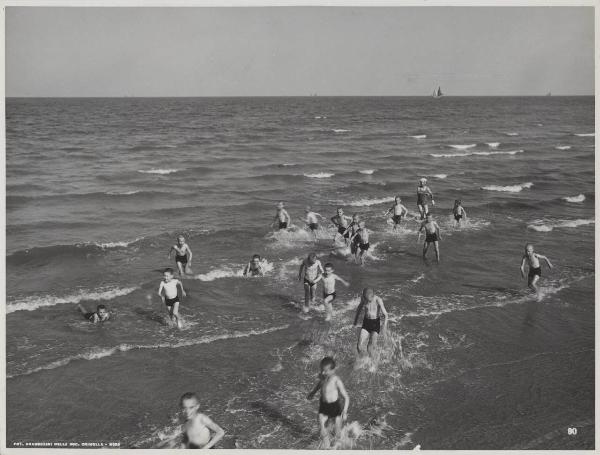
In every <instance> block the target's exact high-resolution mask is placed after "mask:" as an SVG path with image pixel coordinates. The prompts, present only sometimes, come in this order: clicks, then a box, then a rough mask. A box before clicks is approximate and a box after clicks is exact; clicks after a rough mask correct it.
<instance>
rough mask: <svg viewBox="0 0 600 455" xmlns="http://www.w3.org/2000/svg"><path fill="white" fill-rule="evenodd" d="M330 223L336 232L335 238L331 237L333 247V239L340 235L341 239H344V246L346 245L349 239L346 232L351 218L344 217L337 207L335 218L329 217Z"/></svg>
mask: <svg viewBox="0 0 600 455" xmlns="http://www.w3.org/2000/svg"><path fill="white" fill-rule="evenodd" d="M331 222H332V223H333V224H334V226H335V227H336V228H337V232H336V233H335V236H334V237H333V243H334V245H335V239H336V238H337V236H338V235H340V236H341V237H342V239H344V242H345V243H346V245H348V240H349V239H350V233H349V232H348V226H349V225H350V223H351V222H352V218H350V217H349V216H346V215H344V210H343V209H342V208H341V207H338V208H337V214H336V215H335V216H333V217H331Z"/></svg>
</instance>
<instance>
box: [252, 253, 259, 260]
mask: <svg viewBox="0 0 600 455" xmlns="http://www.w3.org/2000/svg"><path fill="white" fill-rule="evenodd" d="M252 259H259V260H260V254H255V255H254V256H252Z"/></svg>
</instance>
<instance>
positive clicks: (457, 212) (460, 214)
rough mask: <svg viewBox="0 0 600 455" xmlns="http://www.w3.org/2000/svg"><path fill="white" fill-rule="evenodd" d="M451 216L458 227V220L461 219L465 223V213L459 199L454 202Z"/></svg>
mask: <svg viewBox="0 0 600 455" xmlns="http://www.w3.org/2000/svg"><path fill="white" fill-rule="evenodd" d="M452 214H453V215H454V220H455V221H456V225H457V226H460V220H462V219H463V218H464V219H465V221H467V212H466V211H465V209H464V207H463V206H462V201H461V200H460V199H456V200H455V201H454V208H453V209H452Z"/></svg>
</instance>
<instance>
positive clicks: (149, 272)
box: [5, 96, 595, 449]
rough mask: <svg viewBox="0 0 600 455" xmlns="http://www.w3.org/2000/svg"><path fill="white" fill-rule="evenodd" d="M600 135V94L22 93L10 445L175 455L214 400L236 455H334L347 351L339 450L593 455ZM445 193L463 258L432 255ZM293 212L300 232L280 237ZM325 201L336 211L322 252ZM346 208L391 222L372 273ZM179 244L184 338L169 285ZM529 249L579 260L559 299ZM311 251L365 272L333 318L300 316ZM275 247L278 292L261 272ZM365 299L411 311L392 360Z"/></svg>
mask: <svg viewBox="0 0 600 455" xmlns="http://www.w3.org/2000/svg"><path fill="white" fill-rule="evenodd" d="M594 139H595V138H594V98H593V97H558V96H551V97H443V98H438V99H433V98H430V97H321V96H312V97H297V98H295V97H282V98H270V97H263V98H252V97H248V98H244V97H239V98H104V99H103V98H62V99H58V98H9V99H7V100H6V293H7V296H6V306H5V311H6V344H7V346H6V349H7V352H6V360H7V367H6V373H7V384H6V385H7V389H6V398H7V408H6V411H7V421H6V431H7V443H8V446H9V447H10V446H12V447H15V446H17V447H18V446H19V444H21V445H20V447H22V446H23V445H22V444H26V443H35V442H38V441H44V442H49V443H67V444H68V443H71V444H73V445H74V446H76V445H77V444H82V443H92V442H93V443H98V444H117V445H118V446H119V447H121V448H152V447H164V446H169V444H171V443H170V442H169V441H170V440H171V439H172V438H173V437H175V436H176V435H177V434H178V432H179V421H178V411H179V397H180V396H181V395H182V394H183V393H185V392H195V393H196V394H197V395H198V397H199V399H200V410H201V411H202V412H203V413H205V414H207V415H208V416H210V417H211V419H213V420H214V421H215V422H216V423H217V424H219V425H220V426H222V427H223V428H224V430H225V432H226V435H225V437H224V439H223V440H222V441H221V442H220V443H219V444H218V445H217V447H218V448H254V449H317V448H320V447H321V442H320V438H319V432H318V424H317V409H318V398H315V399H313V400H312V401H311V400H308V399H307V394H308V392H309V391H310V390H311V389H312V387H313V386H314V385H315V384H316V382H317V381H318V375H319V362H320V361H321V359H322V358H323V357H325V356H332V357H334V359H335V361H336V363H337V369H336V371H337V374H338V375H339V377H340V379H341V380H342V381H343V383H344V384H345V387H346V389H347V391H348V394H349V397H350V405H349V413H348V419H347V421H346V424H345V425H344V428H343V431H342V435H341V439H340V441H339V446H338V447H339V448H343V449H413V448H415V447H417V446H419V447H420V448H421V449H593V448H594V427H595V421H594V398H595V397H594V366H595V365H594V359H595V352H594V329H595V327H594V279H595V263H594V246H595V245H594V230H595V212H594V204H595V199H594V184H595V175H594V146H595V142H594ZM421 177H426V178H427V179H428V186H429V187H430V188H431V190H432V192H433V194H434V200H435V205H434V206H433V207H431V209H432V213H433V215H434V219H435V220H436V221H437V222H438V224H439V226H440V228H441V234H442V240H441V241H440V253H441V261H440V263H439V264H437V263H436V262H435V260H434V256H433V251H429V253H428V254H429V256H428V258H427V260H425V261H424V260H423V259H422V242H423V239H422V238H421V240H420V241H418V240H417V237H418V236H417V231H418V228H419V220H418V211H417V207H416V188H417V184H418V180H419V179H420V178H421ZM396 195H399V196H400V197H401V198H402V202H403V204H404V205H406V207H407V208H408V210H409V216H408V219H407V220H405V221H404V222H403V224H402V225H401V226H400V228H399V229H397V230H394V229H393V225H392V224H391V221H390V220H389V219H388V218H387V217H386V216H385V215H384V213H385V212H386V211H387V209H389V208H390V206H391V203H392V201H393V198H394V196H396ZM455 199H461V200H462V202H463V206H464V208H465V210H466V212H467V216H468V219H467V221H466V222H465V223H463V225H462V226H461V227H456V226H455V225H454V219H453V217H452V207H453V204H454V200H455ZM279 201H283V202H284V203H285V205H286V208H287V210H288V212H289V213H290V215H291V217H292V222H293V224H294V227H293V228H292V229H291V230H290V231H282V232H274V230H273V228H272V227H271V223H272V221H273V218H274V216H275V207H276V204H277V203H278V202H279ZM306 206H310V207H312V209H313V210H314V211H316V212H318V213H319V214H321V215H323V216H324V217H325V218H326V220H327V221H323V222H322V223H321V228H320V230H319V232H318V238H317V241H316V242H315V241H314V240H313V238H312V237H311V235H309V233H308V232H307V231H306V229H305V225H304V222H303V220H302V218H303V217H304V210H305V208H306ZM337 207H341V208H343V209H344V211H345V213H346V214H348V215H352V214H354V213H356V214H358V215H359V216H360V217H361V219H363V220H365V222H366V226H367V228H368V229H369V230H370V231H371V235H370V243H371V250H370V251H369V253H368V255H367V256H366V260H365V264H364V266H360V265H357V264H355V262H354V260H353V258H351V257H349V256H347V254H346V253H347V251H345V250H344V247H343V245H342V246H341V247H340V245H339V244H337V245H334V242H333V238H334V234H335V229H334V228H333V226H332V225H331V223H329V221H328V219H329V218H330V217H332V216H333V215H335V210H336V208H337ZM179 234H182V235H184V236H185V237H186V239H187V242H188V244H189V246H190V248H191V249H192V251H193V254H194V256H193V261H192V273H191V274H190V275H189V276H187V277H185V279H184V280H183V285H184V287H185V289H186V291H187V297H185V298H183V299H182V302H181V306H180V312H181V315H182V318H183V321H184V322H183V327H182V328H181V329H178V328H176V327H173V326H172V325H171V324H169V323H168V321H167V320H166V318H165V315H166V309H165V306H164V305H163V304H162V302H161V300H160V298H159V296H158V294H157V291H158V287H159V284H160V282H161V280H162V272H163V270H164V269H165V268H167V267H174V266H175V264H174V262H173V260H172V259H171V260H169V259H168V253H169V249H170V247H171V246H172V245H173V244H175V242H176V238H177V236H178V235H179ZM528 242H530V243H533V244H534V246H535V251H536V252H538V253H540V254H543V255H546V256H547V257H548V258H549V259H550V261H551V262H552V264H553V266H554V268H553V269H552V270H549V268H548V267H546V264H545V263H544V264H543V267H542V268H543V272H542V279H541V282H540V283H541V291H540V294H539V295H538V296H536V295H535V294H533V293H531V292H530V291H529V290H528V289H527V282H526V280H524V279H523V278H521V275H520V270H519V268H520V265H521V259H522V257H523V252H524V248H525V245H526V243H528ZM311 252H315V253H317V255H318V257H319V259H320V260H321V262H322V263H323V264H324V263H327V262H330V263H332V264H333V266H334V268H335V272H336V273H337V274H338V275H339V276H341V277H342V278H344V279H345V280H347V281H349V282H350V286H349V287H347V288H346V287H344V286H343V285H342V284H340V283H338V287H337V299H336V300H335V302H334V314H333V318H332V320H331V321H325V312H324V309H323V305H322V300H321V288H320V287H319V290H318V293H317V296H318V298H317V302H316V304H315V305H314V306H313V307H312V308H311V311H310V312H309V313H308V314H306V315H305V314H303V313H302V311H301V308H302V302H303V288H302V284H301V283H300V282H299V281H298V269H299V266H300V264H301V262H302V260H303V259H304V258H306V256H307V255H308V254H309V253H311ZM253 254H259V255H261V257H263V258H264V260H265V261H266V262H265V264H266V265H265V267H266V270H267V273H266V275H265V276H264V277H256V278H245V277H243V276H242V273H241V270H242V268H243V266H244V265H245V264H246V263H247V262H248V260H249V259H250V258H251V256H252V255H253ZM365 287H372V288H374V289H375V292H376V293H377V295H379V296H380V297H381V298H382V299H383V302H384V304H385V307H386V308H387V311H388V313H389V324H388V330H387V332H386V333H385V335H383V336H381V337H380V340H379V351H378V352H377V353H376V354H375V355H374V357H373V358H372V359H365V358H359V357H358V356H357V352H356V341H357V336H358V331H359V329H358V328H356V327H354V326H353V320H354V315H355V312H356V308H357V306H358V304H359V301H360V294H361V292H362V290H363V288H365ZM78 304H80V305H82V306H83V307H84V308H85V309H86V310H87V311H93V310H94V309H95V307H96V305H98V304H104V305H106V306H107V307H108V309H109V310H110V311H111V313H112V318H111V320H110V321H108V322H105V323H101V324H97V325H94V324H91V323H89V322H87V321H86V320H85V319H84V318H83V317H82V315H81V313H80V311H79V309H78Z"/></svg>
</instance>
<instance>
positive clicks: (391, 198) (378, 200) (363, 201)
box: [340, 196, 394, 207]
mask: <svg viewBox="0 0 600 455" xmlns="http://www.w3.org/2000/svg"><path fill="white" fill-rule="evenodd" d="M388 202H394V196H389V197H383V198H376V199H358V200H356V201H351V202H344V203H342V204H340V205H351V206H354V207H368V206H370V205H378V204H385V203H388Z"/></svg>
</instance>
